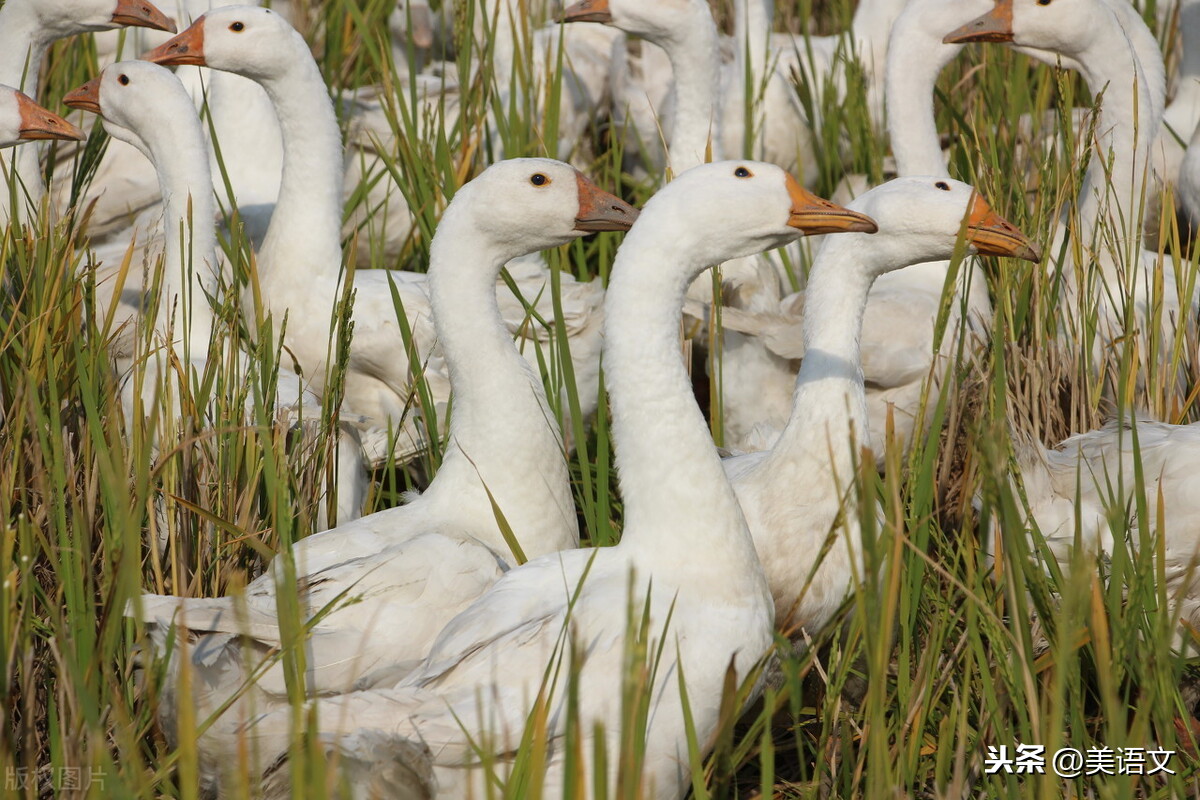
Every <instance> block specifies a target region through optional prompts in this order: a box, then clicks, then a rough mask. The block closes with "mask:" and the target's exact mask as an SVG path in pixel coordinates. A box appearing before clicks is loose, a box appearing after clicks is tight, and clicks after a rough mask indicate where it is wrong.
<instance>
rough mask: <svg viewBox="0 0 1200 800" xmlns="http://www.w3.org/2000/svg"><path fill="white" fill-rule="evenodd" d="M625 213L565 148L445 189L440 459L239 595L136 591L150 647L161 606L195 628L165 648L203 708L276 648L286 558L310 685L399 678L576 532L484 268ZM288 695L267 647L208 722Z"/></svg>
mask: <svg viewBox="0 0 1200 800" xmlns="http://www.w3.org/2000/svg"><path fill="white" fill-rule="evenodd" d="M636 216H637V212H636V211H635V210H634V209H633V208H631V207H629V206H627V205H625V204H624V203H622V202H621V201H620V200H618V199H616V198H615V197H612V196H611V195H608V194H606V193H604V192H602V191H600V190H599V189H598V188H596V187H595V185H593V184H592V183H591V182H589V181H588V180H587V179H586V178H584V177H583V176H582V175H580V174H579V173H577V172H576V171H575V170H574V169H572V168H571V167H569V166H568V165H566V164H562V163H560V162H556V161H548V160H544V159H517V160H513V161H505V162H501V163H499V164H496V165H494V166H492V167H490V168H489V169H487V170H486V171H484V172H483V173H482V174H481V175H480V176H479V177H478V178H476V179H475V180H473V181H471V182H470V183H468V184H466V185H464V186H463V187H462V188H461V189H460V190H459V191H458V193H457V194H456V195H455V197H454V200H453V201H452V202H451V204H450V206H449V208H448V209H447V211H446V214H445V216H444V217H443V218H442V222H441V224H440V225H439V227H438V231H437V236H436V237H435V239H434V243H433V253H432V262H431V264H430V272H429V279H430V288H431V292H432V299H433V302H434V306H435V323H436V325H437V333H438V338H439V339H440V341H441V343H442V347H443V349H444V352H445V356H446V359H447V360H448V361H449V362H450V379H451V381H452V382H453V390H454V397H455V404H454V414H453V417H452V419H451V422H450V442H451V444H450V446H449V447H448V449H447V451H446V454H445V458H444V460H443V462H442V465H441V468H440V469H439V470H438V472H437V475H436V476H435V477H434V480H433V482H432V483H431V484H430V486H429V488H428V489H427V490H426V491H425V492H424V493H423V494H421V495H420V496H419V497H416V498H413V499H411V500H410V502H409V503H408V504H406V505H404V506H400V507H398V508H393V509H389V510H387V511H381V512H379V513H376V514H371V515H369V516H367V517H364V518H362V519H360V520H358V521H357V522H354V523H352V524H349V525H343V526H340V527H338V528H336V529H334V530H330V531H326V532H325V533H321V534H318V535H316V536H310V537H308V538H307V539H302V540H301V541H299V542H297V543H296V544H295V545H294V546H293V547H292V550H291V552H290V554H289V555H287V556H283V557H280V558H278V559H276V560H275V562H273V563H272V565H271V568H270V570H269V571H268V572H267V573H266V574H264V575H263V576H262V577H260V578H259V579H257V580H256V581H254V582H252V583H251V584H250V585H249V586H248V587H246V590H245V593H244V595H239V596H233V597H224V598H217V599H212V600H206V599H183V598H177V597H160V596H151V595H147V596H145V597H143V598H142V614H143V618H144V619H145V620H146V621H147V623H148V625H149V629H150V636H151V638H152V641H153V642H154V644H155V647H156V649H157V650H158V651H159V654H160V655H165V654H166V653H165V641H166V637H167V633H168V631H169V630H170V628H171V626H172V624H173V623H177V624H179V625H180V626H183V627H186V628H187V629H188V630H189V631H190V632H191V633H192V635H193V636H195V637H197V638H196V641H195V642H194V643H193V644H191V645H190V646H189V647H188V649H187V650H186V654H184V653H180V652H176V653H174V654H173V655H172V661H171V671H172V675H173V676H174V677H176V678H177V677H178V670H179V669H180V659H181V658H188V659H191V668H192V672H191V674H192V675H193V676H194V678H193V688H194V698H195V701H196V703H197V704H198V706H199V707H200V713H201V716H206V715H208V714H210V713H212V712H213V711H215V710H216V709H217V708H219V707H220V706H221V705H222V704H223V703H224V702H226V701H227V700H229V699H230V697H231V696H232V695H233V694H234V693H235V692H236V691H237V690H238V689H239V688H241V687H242V685H243V684H244V683H245V681H246V679H247V677H248V675H249V674H250V673H249V672H248V670H250V669H252V668H254V665H256V664H258V663H259V662H262V661H264V660H267V659H269V658H270V657H271V656H272V655H273V654H275V653H277V652H278V649H279V647H280V646H281V645H282V643H283V641H284V639H283V635H282V634H281V632H280V625H279V622H278V616H277V614H278V611H277V608H276V603H277V596H276V591H277V587H278V586H283V585H286V584H280V583H278V582H279V581H282V580H284V579H285V576H286V575H287V574H288V573H289V570H292V569H294V570H295V575H296V576H298V580H299V591H300V598H299V605H300V613H301V615H302V616H303V618H304V621H305V623H306V624H308V625H310V626H311V628H310V629H309V634H310V636H311V638H310V640H309V642H308V644H307V645H306V650H307V652H308V656H307V659H306V669H307V671H306V673H305V680H306V687H307V691H309V692H311V693H316V694H329V693H335V692H346V691H349V690H351V689H352V688H354V687H355V686H356V685H360V684H361V685H365V686H371V685H375V684H376V683H378V682H379V681H382V680H386V679H388V678H391V679H393V680H395V679H398V677H399V676H402V675H404V674H405V673H406V672H408V671H409V670H410V669H411V668H412V667H413V666H414V665H415V664H417V663H418V662H419V661H420V659H422V658H424V657H425V655H426V654H427V653H428V651H429V647H430V645H431V644H432V642H433V640H434V637H436V636H437V634H438V632H439V631H441V630H442V628H443V627H444V626H445V625H446V623H447V622H449V621H450V619H452V618H453V617H454V615H455V614H457V613H458V612H459V611H461V610H462V609H464V608H466V607H467V606H468V605H470V604H471V603H472V602H474V601H475V599H476V598H477V597H479V596H480V595H481V594H482V593H483V592H484V591H485V590H487V589H488V588H489V587H490V586H491V585H492V584H493V583H494V582H495V581H496V580H497V579H498V578H500V576H501V575H503V574H504V572H505V571H506V570H507V569H508V568H509V567H510V566H514V565H516V564H518V563H520V562H521V561H523V560H524V559H525V558H527V557H529V558H533V557H537V556H542V555H545V554H547V553H552V552H554V551H557V550H562V549H564V548H572V547H576V546H578V544H579V532H578V522H577V520H576V516H575V505H574V501H573V497H572V492H571V483H570V475H569V473H568V470H567V463H566V458H565V452H564V448H563V442H562V438H561V436H560V434H559V429H558V425H557V423H556V422H555V421H554V419H553V415H552V414H551V413H550V411H549V407H548V404H547V400H546V395H545V391H544V389H543V387H542V382H541V380H540V378H539V377H538V376H537V375H535V374H534V372H533V370H532V369H531V368H530V365H529V364H528V362H526V361H525V360H524V359H523V358H521V356H520V355H519V354H518V353H517V351H516V348H515V347H514V344H513V341H512V338H511V336H510V335H509V333H508V330H507V328H506V327H505V325H504V324H503V321H502V320H501V318H500V311H499V308H498V306H497V302H496V293H495V283H496V274H497V273H498V272H499V270H500V268H501V267H502V266H503V265H504V264H505V262H507V261H509V260H510V259H513V258H515V257H517V256H519V255H522V254H523V253H524V252H527V251H532V250H537V249H541V248H548V247H557V246H560V245H563V244H566V243H567V242H570V241H572V240H574V239H577V238H579V237H581V236H583V235H584V234H585V233H587V232H589V231H596V230H622V229H627V228H628V227H629V225H630V224H631V223H632V221H633V220H634V219H635V218H636ZM501 517H502V518H503V521H501ZM505 526H507V528H508V530H510V531H511V536H512V537H513V540H512V541H509V540H508V539H507V538H506V534H505ZM242 637H245V639H244V640H243V638H242ZM244 643H245V646H247V647H248V648H249V651H250V652H248V653H246V652H243V644H244ZM169 682H170V683H171V685H172V687H174V686H175V681H174V680H173V679H172V680H171V681H169ZM178 702H182V701H179V700H177V698H175V696H174V695H171V698H170V701H169V702H166V703H164V707H163V714H164V718H165V721H166V723H167V728H168V729H169V730H173V729H174V719H173V717H174V714H175V713H176V709H177V703H178ZM287 705H288V693H287V687H286V685H285V677H284V672H283V665H282V664H272V665H271V666H270V667H269V668H268V669H266V670H265V672H263V673H262V674H261V675H260V676H258V678H257V680H256V682H255V684H254V688H253V689H252V690H251V691H250V692H248V693H247V694H246V695H244V696H243V697H242V698H241V699H240V700H239V702H238V703H237V704H236V705H235V706H234V707H233V708H231V709H230V711H229V712H227V713H226V714H225V716H224V717H222V721H221V722H220V723H219V725H218V727H219V728H220V729H224V730H231V729H232V728H234V727H236V725H237V724H239V723H241V722H243V721H244V720H245V718H247V717H248V716H251V715H253V714H254V713H255V710H256V708H257V710H258V711H264V710H267V709H271V708H278V707H280V706H284V707H286V706H287ZM214 730H215V729H214ZM214 735H215V734H214ZM215 768H216V765H210V766H209V769H215Z"/></svg>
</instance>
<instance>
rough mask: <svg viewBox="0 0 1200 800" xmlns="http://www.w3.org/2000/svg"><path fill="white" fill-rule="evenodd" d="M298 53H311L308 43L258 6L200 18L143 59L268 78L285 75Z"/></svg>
mask: <svg viewBox="0 0 1200 800" xmlns="http://www.w3.org/2000/svg"><path fill="white" fill-rule="evenodd" d="M298 54H303V55H305V56H308V55H310V51H309V49H308V45H307V43H305V41H304V38H303V37H302V36H300V34H299V33H297V32H296V30H295V28H293V27H292V26H291V25H289V24H288V22H287V20H285V19H284V18H283V17H281V16H280V15H279V14H277V13H275V12H274V11H272V10H271V9H269V8H258V7H257V6H226V7H224V8H217V9H213V10H212V11H209V12H208V13H207V14H205V15H203V16H202V17H199V18H198V19H197V20H196V21H195V22H193V23H192V24H191V26H190V27H188V28H187V30H185V31H183V32H182V33H180V34H179V35H178V36H176V37H174V38H173V39H169V40H167V41H166V42H163V43H162V44H161V45H159V46H158V47H156V48H154V49H153V50H150V51H149V52H147V53H144V54H143V55H142V58H143V59H144V60H146V61H150V62H153V63H155V64H162V65H164V66H172V65H180V64H186V65H192V66H198V67H212V68H213V69H219V70H224V71H226V72H234V73H237V74H238V75H242V76H244V77H247V78H251V79H253V80H270V79H272V78H276V77H278V76H280V75H286V74H288V73H289V72H290V71H291V70H292V69H293V68H294V67H295V64H296V58H297V55H298Z"/></svg>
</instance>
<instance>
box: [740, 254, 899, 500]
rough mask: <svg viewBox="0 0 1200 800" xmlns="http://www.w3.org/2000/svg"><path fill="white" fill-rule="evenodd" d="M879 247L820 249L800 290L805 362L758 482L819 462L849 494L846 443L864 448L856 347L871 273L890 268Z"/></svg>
mask: <svg viewBox="0 0 1200 800" xmlns="http://www.w3.org/2000/svg"><path fill="white" fill-rule="evenodd" d="M880 244H881V243H880V242H873V241H871V240H870V239H869V238H868V237H867V235H865V234H852V233H840V234H838V235H837V236H830V237H827V238H826V240H825V243H824V244H823V245H822V247H821V250H820V252H819V254H818V255H817V260H816V262H815V263H814V265H813V270H812V273H811V274H810V276H809V280H808V287H807V289H806V290H805V298H804V360H803V362H801V365H800V373H799V375H797V377H796V389H795V393H794V395H793V398H792V411H791V415H790V417H789V419H788V422H787V425H786V426H785V427H784V429H783V432H782V434H780V437H779V441H778V442H777V443H776V445H775V447H774V448H773V449H772V450H771V453H770V455H768V456H767V457H766V459H765V460H764V461H763V462H762V465H761V467H760V470H759V471H760V472H761V474H764V475H768V476H770V475H775V476H778V477H777V479H778V480H780V481H787V480H789V479H790V478H789V475H790V471H788V470H785V469H781V467H783V466H785V465H787V464H796V463H804V464H811V463H812V458H813V457H816V458H818V459H820V460H821V461H822V463H823V464H828V468H827V469H825V468H823V472H824V473H826V474H828V475H830V477H831V478H832V479H834V480H835V481H838V482H839V485H840V486H841V487H842V488H843V489H844V488H847V487H850V486H853V480H854V475H853V470H854V463H855V458H856V455H857V448H854V447H852V446H851V443H852V442H858V443H866V442H867V441H868V439H867V400H866V389H865V387H864V384H863V372H862V355H861V350H860V340H861V339H862V324H863V314H864V312H865V309H866V305H867V294H868V292H870V290H871V284H872V283H874V277H873V275H874V270H873V269H871V268H872V267H874V266H876V265H878V264H880V263H882V262H884V261H885V260H886V261H891V262H892V263H895V260H894V258H895V256H894V254H888V253H886V252H885V249H884V248H882V247H880Z"/></svg>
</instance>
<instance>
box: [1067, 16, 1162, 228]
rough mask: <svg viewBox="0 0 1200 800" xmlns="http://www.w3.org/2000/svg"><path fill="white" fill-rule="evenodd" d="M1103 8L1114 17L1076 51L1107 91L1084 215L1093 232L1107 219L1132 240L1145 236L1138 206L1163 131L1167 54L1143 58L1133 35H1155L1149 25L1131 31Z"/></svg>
mask: <svg viewBox="0 0 1200 800" xmlns="http://www.w3.org/2000/svg"><path fill="white" fill-rule="evenodd" d="M1097 9H1098V11H1099V12H1100V13H1104V14H1107V15H1109V16H1110V17H1111V22H1109V21H1107V20H1105V21H1104V22H1105V24H1096V25H1095V26H1094V28H1093V31H1094V35H1093V37H1092V38H1091V40H1090V41H1089V43H1088V44H1087V45H1086V46H1085V47H1084V48H1083V49H1082V50H1081V51H1080V52H1079V53H1077V54H1071V55H1074V57H1075V58H1076V60H1077V61H1078V62H1079V64H1080V67H1081V70H1082V73H1083V77H1084V80H1086V81H1087V84H1088V88H1089V89H1090V90H1091V92H1092V94H1093V95H1095V96H1098V95H1099V94H1100V93H1101V92H1103V93H1104V99H1103V101H1102V105H1101V110H1100V119H1099V122H1098V124H1097V129H1096V145H1097V148H1098V150H1097V152H1094V153H1093V155H1092V160H1091V162H1090V163H1089V165H1088V170H1087V174H1086V175H1085V177H1084V184H1083V187H1082V188H1081V189H1080V196H1079V215H1080V219H1081V223H1082V225H1083V230H1085V231H1088V232H1089V233H1090V232H1091V231H1094V230H1095V229H1096V227H1097V226H1098V225H1099V224H1100V222H1101V221H1102V220H1104V219H1106V218H1107V219H1109V220H1110V224H1112V226H1113V230H1114V231H1123V232H1125V233H1124V236H1125V237H1126V238H1128V239H1140V229H1141V223H1140V220H1139V214H1138V209H1139V208H1140V206H1141V203H1142V201H1143V193H1144V189H1145V185H1146V179H1147V170H1148V169H1149V167H1148V163H1147V158H1148V156H1149V154H1150V147H1151V144H1152V143H1153V141H1154V139H1155V138H1156V137H1157V135H1158V127H1159V123H1160V115H1161V109H1162V101H1161V97H1162V96H1164V95H1165V91H1166V90H1165V85H1166V81H1165V77H1164V73H1163V67H1162V60H1161V56H1160V57H1159V59H1158V63H1157V64H1154V63H1150V64H1145V63H1143V62H1142V61H1140V60H1139V59H1138V57H1137V49H1136V48H1135V45H1134V43H1133V41H1131V39H1130V36H1140V35H1141V34H1142V33H1146V34H1149V31H1148V29H1146V28H1145V25H1144V24H1142V25H1141V26H1140V27H1141V28H1142V30H1137V29H1136V26H1134V28H1131V29H1130V31H1129V35H1127V34H1126V31H1125V29H1124V28H1123V27H1122V24H1121V21H1120V18H1119V17H1118V16H1117V15H1116V14H1115V13H1114V12H1113V11H1111V10H1110V9H1108V7H1107V6H1105V5H1104V4H1097ZM1155 48H1156V49H1157V45H1155ZM1156 106H1157V108H1156ZM1110 163H1111V169H1110V168H1109V165H1110ZM1114 203H1115V205H1114Z"/></svg>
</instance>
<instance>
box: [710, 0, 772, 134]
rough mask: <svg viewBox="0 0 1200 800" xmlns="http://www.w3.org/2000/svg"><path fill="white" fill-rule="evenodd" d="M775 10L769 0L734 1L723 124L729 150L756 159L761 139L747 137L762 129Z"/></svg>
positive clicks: (723, 102)
mask: <svg viewBox="0 0 1200 800" xmlns="http://www.w3.org/2000/svg"><path fill="white" fill-rule="evenodd" d="M774 10H775V9H774V7H773V5H772V4H771V3H770V2H769V0H734V3H733V14H734V16H733V39H734V62H733V70H732V71H731V72H729V73H727V76H726V79H725V81H724V86H725V90H726V91H725V95H724V97H723V99H722V105H723V108H724V109H725V118H724V120H723V122H722V127H723V128H724V131H723V133H724V135H725V136H726V137H727V142H728V144H729V146H730V149H733V150H735V151H736V156H738V157H744V158H756V157H757V156H758V155H759V154H760V153H761V152H762V150H761V147H760V145H759V143H758V142H753V143H752V142H750V141H748V140H749V139H751V138H752V137H753V136H754V133H755V132H758V131H761V130H762V129H763V122H764V120H763V112H764V104H763V103H762V102H761V96H762V89H763V84H764V81H765V80H766V74H767V70H768V59H769V57H770V50H771V29H772V26H773V25H774V20H773V16H774ZM747 88H748V89H749V97H750V98H752V99H753V104H752V105H751V106H750V109H749V110H750V115H751V118H750V119H747V102H746V98H747ZM730 155H734V154H733V153H731V154H730Z"/></svg>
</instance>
